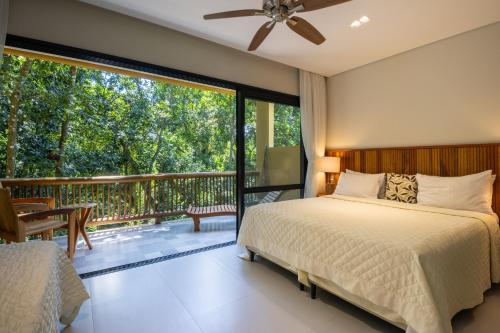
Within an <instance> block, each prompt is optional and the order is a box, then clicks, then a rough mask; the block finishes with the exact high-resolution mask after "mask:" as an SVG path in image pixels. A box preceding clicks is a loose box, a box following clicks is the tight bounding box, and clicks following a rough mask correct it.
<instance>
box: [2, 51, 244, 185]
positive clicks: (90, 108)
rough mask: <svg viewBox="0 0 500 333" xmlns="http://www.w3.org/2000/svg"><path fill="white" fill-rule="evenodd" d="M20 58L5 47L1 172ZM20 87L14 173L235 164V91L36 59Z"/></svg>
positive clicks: (142, 170) (129, 171)
mask: <svg viewBox="0 0 500 333" xmlns="http://www.w3.org/2000/svg"><path fill="white" fill-rule="evenodd" d="M25 61H26V59H24V58H22V57H18V56H11V55H4V63H3V65H2V72H1V79H2V81H1V82H2V87H1V89H2V94H1V99H0V177H4V176H5V170H6V148H7V147H6V142H7V131H8V124H7V120H8V115H9V108H10V106H11V103H10V99H9V96H11V95H12V93H13V91H14V90H15V88H16V82H18V80H19V75H20V74H21V68H22V65H23V63H24V62H25ZM22 90H23V91H22V98H21V99H20V101H19V110H18V115H17V144H16V147H15V149H16V151H17V160H16V165H15V176H16V177H47V176H55V175H58V176H62V175H64V176H67V177H77V176H95V175H110V174H113V175H114V174H122V175H127V174H144V173H158V172H165V173H166V172H194V171H224V170H235V155H236V152H235V149H236V148H235V142H234V137H235V98H234V96H231V95H228V94H223V93H218V92H214V91H209V90H202V89H195V88H191V87H187V86H181V85H174V84H168V83H163V82H157V81H151V80H147V79H141V78H136V77H131V76H127V75H121V74H115V73H111V72H104V71H99V70H95V69H89V68H77V69H75V68H74V67H72V66H68V65H64V64H60V63H55V62H50V61H44V60H38V59H34V60H33V61H32V64H31V68H30V70H29V73H28V74H27V77H26V80H25V83H24V85H23V87H22Z"/></svg>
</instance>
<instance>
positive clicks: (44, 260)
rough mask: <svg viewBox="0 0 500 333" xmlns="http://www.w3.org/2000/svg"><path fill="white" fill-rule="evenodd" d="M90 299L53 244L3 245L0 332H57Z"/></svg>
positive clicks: (0, 261)
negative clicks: (61, 324)
mask: <svg viewBox="0 0 500 333" xmlns="http://www.w3.org/2000/svg"><path fill="white" fill-rule="evenodd" d="M88 298H89V295H88V293H87V291H86V290H85V287H84V286H83V283H82V281H81V280H80V278H79V276H78V275H77V274H76V272H75V270H74V268H73V266H72V265H71V262H70V261H69V259H68V258H67V257H66V254H65V253H64V251H62V250H61V249H60V248H59V247H58V246H57V245H56V244H55V243H53V242H38V241H31V242H27V243H20V244H12V245H0V332H1V333H4V332H5V333H46V332H47V333H48V332H50V333H54V332H59V324H58V323H59V322H61V323H63V324H65V325H69V324H70V323H71V322H72V321H73V319H74V318H75V317H76V315H77V314H78V311H79V310H80V306H81V304H82V303H83V301H85V300H86V299H88Z"/></svg>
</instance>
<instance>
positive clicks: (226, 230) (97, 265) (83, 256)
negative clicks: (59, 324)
mask: <svg viewBox="0 0 500 333" xmlns="http://www.w3.org/2000/svg"><path fill="white" fill-rule="evenodd" d="M235 230H236V218H235V217H234V216H221V217H211V218H204V219H201V231H200V232H193V221H192V220H191V219H181V220H177V221H169V222H164V223H162V224H159V225H154V224H153V225H141V226H135V227H122V228H116V229H109V230H103V231H97V232H92V233H89V238H90V241H91V242H92V245H93V249H92V250H89V249H88V248H87V246H86V245H85V243H84V242H83V239H82V238H81V237H80V238H79V240H78V246H77V250H76V254H75V260H74V266H75V268H76V270H77V272H78V273H79V274H81V273H89V272H94V271H98V270H102V269H106V268H111V267H116V266H121V265H126V264H131V263H135V262H139V261H144V260H147V259H154V258H158V257H163V256H167V255H172V254H176V253H179V252H185V251H190V250H196V249H200V248H204V247H207V246H212V245H217V244H221V243H227V242H231V241H234V240H235V239H236V231H235ZM54 240H55V241H56V242H57V243H58V244H59V245H60V246H61V247H63V248H65V247H66V237H56V238H55V239H54Z"/></svg>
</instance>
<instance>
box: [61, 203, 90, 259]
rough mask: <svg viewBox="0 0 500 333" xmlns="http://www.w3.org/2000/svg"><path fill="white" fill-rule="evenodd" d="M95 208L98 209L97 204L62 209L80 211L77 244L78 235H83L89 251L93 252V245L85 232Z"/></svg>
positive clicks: (83, 204)
mask: <svg viewBox="0 0 500 333" xmlns="http://www.w3.org/2000/svg"><path fill="white" fill-rule="evenodd" d="M94 207H97V204H96V203H95V202H90V203H81V204H74V205H67V206H64V207H62V208H76V209H78V210H80V218H79V219H78V228H75V229H76V235H75V236H76V237H75V244H76V242H77V241H78V235H79V234H81V235H82V237H83V240H84V241H85V243H86V244H87V246H88V248H89V250H92V243H90V240H89V237H88V235H87V231H86V230H85V226H86V224H87V222H89V220H90V216H91V215H92V210H93V209H94Z"/></svg>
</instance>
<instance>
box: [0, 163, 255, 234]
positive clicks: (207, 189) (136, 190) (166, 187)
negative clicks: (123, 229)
mask: <svg viewBox="0 0 500 333" xmlns="http://www.w3.org/2000/svg"><path fill="white" fill-rule="evenodd" d="M257 174H258V173H257V172H250V173H247V177H245V178H246V182H247V183H248V184H247V186H251V185H255V183H256V181H257ZM0 182H1V183H2V185H3V186H4V187H8V188H10V191H11V195H12V197H13V198H31V197H53V198H55V199H56V207H61V206H65V205H70V204H76V203H86V202H95V203H97V207H96V208H95V209H94V211H93V216H92V219H91V221H90V223H89V224H90V225H104V224H114V223H121V222H127V221H140V220H148V219H153V218H155V219H156V220H157V222H158V221H159V220H160V219H161V218H163V217H167V216H173V215H181V214H183V213H185V211H186V209H187V208H188V206H189V205H193V206H213V205H224V204H231V205H235V204H236V172H207V173H180V174H157V175H140V176H105V177H89V178H14V179H0Z"/></svg>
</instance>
